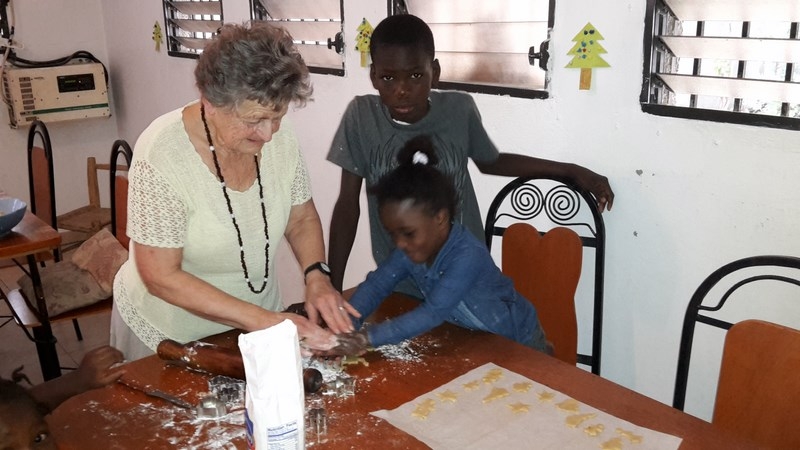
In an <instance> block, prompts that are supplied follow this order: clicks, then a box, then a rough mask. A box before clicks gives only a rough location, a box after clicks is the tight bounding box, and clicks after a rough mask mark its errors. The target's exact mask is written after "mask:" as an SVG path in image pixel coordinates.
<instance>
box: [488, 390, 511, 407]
mask: <svg viewBox="0 0 800 450" xmlns="http://www.w3.org/2000/svg"><path fill="white" fill-rule="evenodd" d="M508 395H509V394H508V390H507V389H505V388H494V389H492V392H490V393H489V395H487V396H486V397H484V399H483V403H489V402H493V401H495V400H498V399H501V398H504V397H508Z"/></svg>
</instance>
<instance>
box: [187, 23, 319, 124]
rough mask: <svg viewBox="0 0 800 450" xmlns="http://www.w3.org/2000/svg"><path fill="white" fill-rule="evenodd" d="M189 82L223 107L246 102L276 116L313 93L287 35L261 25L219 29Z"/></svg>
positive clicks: (235, 25)
mask: <svg viewBox="0 0 800 450" xmlns="http://www.w3.org/2000/svg"><path fill="white" fill-rule="evenodd" d="M194 77H195V81H196V83H197V88H198V89H199V90H200V93H201V94H202V95H203V97H204V98H205V99H206V100H208V101H209V102H210V103H211V104H212V105H214V106H217V107H223V108H225V107H229V108H233V107H235V106H237V105H238V104H239V103H240V102H242V101H245V100H252V101H256V102H258V103H259V104H261V105H264V106H271V107H273V108H275V110H276V111H277V110H281V109H283V108H284V107H286V106H288V105H289V104H290V103H296V104H298V105H300V106H303V105H305V103H306V102H307V101H309V100H311V94H312V92H313V88H312V86H311V80H310V78H309V73H308V67H306V65H305V63H304V62H303V57H302V56H300V53H299V52H298V51H297V48H296V47H295V46H294V44H293V42H292V36H291V35H289V32H288V31H286V30H285V29H283V28H280V27H277V26H274V25H271V24H269V23H266V22H258V21H250V22H246V23H243V24H241V25H237V24H225V25H223V26H222V28H220V29H219V32H218V34H217V36H215V37H214V39H213V40H212V41H211V42H210V43H209V44H208V45H207V46H206V47H205V49H203V53H202V54H201V55H200V59H199V60H198V61H197V67H196V68H195V70H194Z"/></svg>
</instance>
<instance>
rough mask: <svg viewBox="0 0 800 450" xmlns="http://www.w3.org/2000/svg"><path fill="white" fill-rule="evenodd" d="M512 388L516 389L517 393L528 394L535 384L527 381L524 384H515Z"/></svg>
mask: <svg viewBox="0 0 800 450" xmlns="http://www.w3.org/2000/svg"><path fill="white" fill-rule="evenodd" d="M511 387H512V388H514V390H515V391H516V392H528V391H530V390H531V387H533V383H528V382H527V381H526V382H524V383H514V385H513V386H511Z"/></svg>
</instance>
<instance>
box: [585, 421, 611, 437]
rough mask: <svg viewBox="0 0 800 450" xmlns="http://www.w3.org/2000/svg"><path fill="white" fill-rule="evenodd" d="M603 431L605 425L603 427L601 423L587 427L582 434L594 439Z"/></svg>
mask: <svg viewBox="0 0 800 450" xmlns="http://www.w3.org/2000/svg"><path fill="white" fill-rule="evenodd" d="M605 430H606V427H605V425H603V424H602V423H598V424H597V425H589V426H588V427H586V428H584V429H583V432H584V433H586V434H588V435H589V436H592V437H596V436H599V435H600V434H601V433H602V432H603V431H605Z"/></svg>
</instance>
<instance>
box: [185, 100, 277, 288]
mask: <svg viewBox="0 0 800 450" xmlns="http://www.w3.org/2000/svg"><path fill="white" fill-rule="evenodd" d="M200 118H201V119H202V120H203V128H205V130H206V139H207V140H208V149H209V150H211V156H212V157H213V158H214V167H215V168H216V169H217V178H219V184H220V185H221V186H222V194H223V195H224V196H225V203H227V204H228V212H229V213H230V215H231V221H233V228H235V229H236V238H237V239H238V240H239V258H240V259H241V261H242V270H243V271H244V279H245V281H247V286H248V287H250V291H251V292H253V293H254V294H260V293H261V292H263V291H264V288H266V287H267V277H268V276H269V228H268V227H267V207H266V205H265V202H264V187H263V186H262V185H261V170H260V169H259V167H258V157H257V156H253V161H255V163H256V179H257V180H258V197H259V198H260V199H261V217H262V218H263V219H264V236H265V237H266V238H267V244H266V246H265V247H264V258H265V261H264V282H263V283H261V288H260V289H256V288H255V287H253V283H252V282H250V275H249V274H248V272H247V263H246V262H245V261H244V244H243V243H242V232H241V231H240V230H239V224H237V223H236V215H235V214H233V206H231V198H230V197H229V196H228V188H227V187H226V186H225V178H223V177H222V171H221V170H220V169H219V161H218V160H217V152H216V151H215V150H214V143H213V142H212V141H211V131H209V130H208V122H206V110H205V108H204V106H203V104H200Z"/></svg>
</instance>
